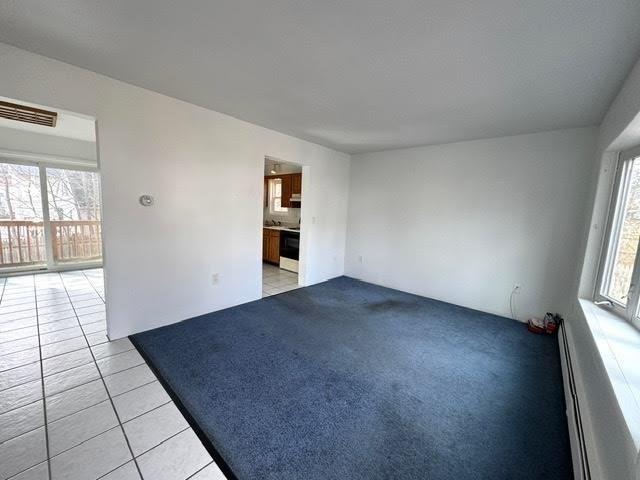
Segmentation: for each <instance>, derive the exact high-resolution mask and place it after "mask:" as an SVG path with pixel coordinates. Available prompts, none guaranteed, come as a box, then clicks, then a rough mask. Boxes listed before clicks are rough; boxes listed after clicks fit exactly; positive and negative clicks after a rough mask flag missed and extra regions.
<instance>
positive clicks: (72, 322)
mask: <svg viewBox="0 0 640 480" xmlns="http://www.w3.org/2000/svg"><path fill="white" fill-rule="evenodd" d="M77 326H78V320H77V319H76V317H70V318H63V319H62V320H56V321H55V322H49V323H41V324H40V327H39V328H40V334H41V335H42V334H44V333H51V332H57V331H58V330H66V329H67V328H73V327H77Z"/></svg>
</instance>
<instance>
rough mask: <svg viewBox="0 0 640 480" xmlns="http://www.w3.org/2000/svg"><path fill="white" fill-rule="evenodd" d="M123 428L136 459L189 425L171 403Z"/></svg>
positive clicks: (126, 424)
mask: <svg viewBox="0 0 640 480" xmlns="http://www.w3.org/2000/svg"><path fill="white" fill-rule="evenodd" d="M123 427H124V432H125V434H126V435H127V438H128V439H129V444H130V445H131V451H132V452H133V455H134V456H136V457H137V456H139V455H141V454H143V453H144V452H146V451H147V450H151V449H152V448H153V447H155V446H157V445H160V444H161V443H162V442H163V441H165V440H166V439H167V438H169V437H171V436H173V435H175V434H177V433H179V432H181V431H182V430H185V429H186V428H189V424H188V423H187V421H186V420H185V419H184V417H183V416H182V414H181V413H180V411H179V410H178V408H177V407H176V406H175V405H174V404H173V402H171V403H167V404H165V405H162V406H161V407H158V408H156V409H154V410H151V411H149V412H147V413H145V414H143V415H141V416H139V417H136V418H134V419H133V420H130V421H128V422H126V423H124V424H123Z"/></svg>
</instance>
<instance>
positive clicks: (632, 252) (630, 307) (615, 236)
mask: <svg viewBox="0 0 640 480" xmlns="http://www.w3.org/2000/svg"><path fill="white" fill-rule="evenodd" d="M639 241H640V148H637V149H634V150H631V151H629V152H624V153H622V154H621V155H620V159H619V161H618V169H617V171H616V177H615V186H614V193H613V196H612V202H611V210H610V212H609V220H608V226H607V236H606V242H605V249H604V251H603V255H602V260H601V264H600V268H599V274H598V277H599V278H598V283H597V285H598V291H597V292H596V300H599V301H604V302H607V303H610V306H611V308H613V309H614V310H616V311H617V312H618V313H620V314H622V315H623V316H624V317H625V318H627V319H628V320H629V321H631V322H633V323H635V324H636V325H639V322H638V308H639V298H640V288H638V287H639V286H640V283H639V281H640V255H638V242H639Z"/></svg>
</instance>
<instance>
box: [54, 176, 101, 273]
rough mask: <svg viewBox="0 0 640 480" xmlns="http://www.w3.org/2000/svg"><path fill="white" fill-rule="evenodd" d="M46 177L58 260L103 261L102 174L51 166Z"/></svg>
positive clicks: (56, 259) (57, 261)
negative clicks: (100, 175)
mask: <svg viewBox="0 0 640 480" xmlns="http://www.w3.org/2000/svg"><path fill="white" fill-rule="evenodd" d="M46 177H47V196H48V202H49V203H48V204H49V220H50V222H51V244H52V251H53V260H54V262H55V263H57V264H60V263H69V262H87V261H91V262H95V261H99V260H101V259H102V231H101V219H100V177H99V175H98V173H97V172H90V171H83V170H68V169H62V168H47V169H46Z"/></svg>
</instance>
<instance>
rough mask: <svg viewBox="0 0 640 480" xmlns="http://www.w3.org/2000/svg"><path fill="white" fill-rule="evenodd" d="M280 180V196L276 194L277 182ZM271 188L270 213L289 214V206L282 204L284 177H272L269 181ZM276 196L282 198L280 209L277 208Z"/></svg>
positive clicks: (269, 187)
mask: <svg viewBox="0 0 640 480" xmlns="http://www.w3.org/2000/svg"><path fill="white" fill-rule="evenodd" d="M276 182H280V196H279V197H276V196H275V191H276V188H275V183H276ZM268 189H269V213H270V214H272V215H288V214H289V208H288V207H283V206H282V179H281V178H270V179H269V182H268ZM276 198H279V199H280V205H281V206H280V210H276V209H275V200H276Z"/></svg>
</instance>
